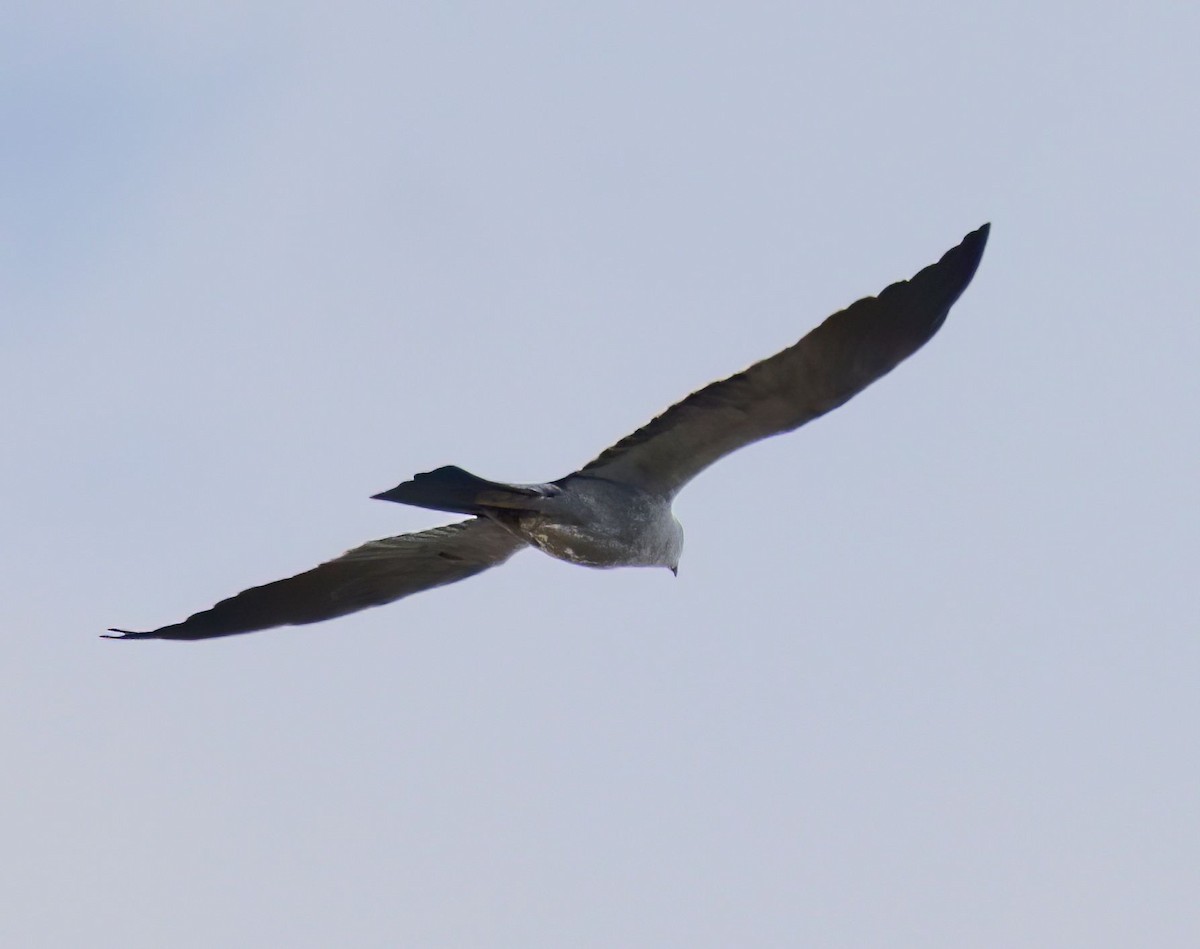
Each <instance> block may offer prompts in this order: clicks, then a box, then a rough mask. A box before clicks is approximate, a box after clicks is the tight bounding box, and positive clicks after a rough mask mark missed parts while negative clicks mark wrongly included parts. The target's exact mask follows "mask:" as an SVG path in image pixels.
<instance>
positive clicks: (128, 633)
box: [100, 627, 154, 639]
mask: <svg viewBox="0 0 1200 949" xmlns="http://www.w3.org/2000/svg"><path fill="white" fill-rule="evenodd" d="M108 631H109V632H110V633H120V634H121V635H120V636H109V635H107V634H105V633H101V634H100V638H101V639H154V633H136V632H134V631H133V630H132V629H113V628H112V627H110V628H109V630H108Z"/></svg>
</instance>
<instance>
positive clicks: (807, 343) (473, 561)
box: [110, 224, 988, 639]
mask: <svg viewBox="0 0 1200 949" xmlns="http://www.w3.org/2000/svg"><path fill="white" fill-rule="evenodd" d="M987 237H988V225H986V224H985V225H984V226H983V227H981V228H979V229H978V230H976V231H972V232H971V233H970V234H968V235H967V236H966V237H965V238H964V239H963V241H962V243H960V244H959V245H958V246H957V247H954V248H952V249H951V250H950V251H948V252H947V253H946V254H945V255H944V256H943V257H942V259H941V260H939V261H938V262H937V263H936V264H933V265H931V266H929V267H926V268H925V269H924V270H922V271H920V272H919V273H918V274H917V275H916V276H915V277H913V278H912V279H911V280H907V281H902V282H900V283H895V284H892V285H891V286H890V287H888V288H887V289H885V290H884V291H883V292H882V293H880V294H879V296H877V297H866V298H864V299H862V300H859V301H858V302H857V303H854V304H852V305H851V306H849V307H847V308H846V309H845V310H840V311H839V312H837V313H835V314H833V316H831V317H829V318H828V319H827V320H825V322H824V323H822V324H821V325H820V326H818V327H817V328H816V329H814V330H813V331H812V332H810V333H809V334H808V335H807V336H805V337H804V338H803V339H801V340H800V341H799V342H798V343H796V344H795V345H794V346H791V347H789V348H787V349H785V350H783V351H782V352H780V353H777V354H776V355H774V356H771V357H770V358H768V359H764V360H762V361H761V362H758V363H755V364H754V365H753V366H751V367H750V368H748V369H746V370H744V371H742V372H739V373H737V374H736V375H733V376H730V377H729V378H727V379H723V380H721V381H719V382H714V383H712V384H711V385H708V386H705V387H704V388H703V389H700V390H699V391H697V392H693V393H692V394H691V395H689V396H688V397H687V398H685V399H683V400H682V401H681V402H678V403H676V404H675V405H673V406H671V408H669V409H667V410H666V411H665V412H663V414H662V415H660V416H658V417H657V418H655V419H654V420H653V421H651V422H650V423H649V424H647V425H645V426H643V427H642V428H640V429H638V430H637V431H636V432H634V433H633V434H631V435H628V436H626V437H625V438H623V439H621V441H619V442H617V443H616V444H615V445H613V446H612V447H611V448H608V449H606V450H605V451H603V452H602V453H601V454H600V455H599V456H598V457H597V458H596V459H594V460H593V461H591V462H589V463H588V464H586V465H584V466H583V467H582V468H580V469H579V470H578V471H576V472H574V473H572V474H569V475H567V476H566V477H565V478H560V479H559V480H558V481H553V482H548V483H545V484H506V483H503V482H497V481H487V480H485V479H483V478H479V477H476V476H475V475H473V474H470V473H469V472H466V471H463V470H462V469H461V468H456V467H453V466H447V467H444V468H439V469H437V470H436V471H431V472H427V473H425V474H419V475H417V476H415V477H414V478H413V479H412V480H411V481H406V482H404V483H402V484H400V485H397V486H396V487H395V488H392V489H391V490H390V491H385V492H383V493H382V494H377V495H375V497H377V498H380V499H382V500H387V501H396V502H399V503H402V504H411V505H415V506H417V507H424V508H430V509H432V510H438V511H449V512H452V513H458V514H469V515H471V516H472V517H471V519H470V520H466V521H460V522H459V523H456V524H450V525H447V526H445V527H436V528H434V529H433V530H427V531H421V532H420V533H415V534H405V535H402V536H399V537H389V538H386V539H384V540H377V541H372V542H370V543H368V544H364V545H363V546H361V547H357V548H355V549H354V550H351V551H349V552H347V553H345V554H343V555H342V556H341V557H339V558H337V559H336V560H331V561H329V562H328V563H324V564H322V565H321V566H319V567H316V568H314V569H312V570H309V571H307V572H306V573H301V574H299V575H297V576H294V577H289V578H288V579H285V580H277V581H275V582H274V583H268V584H266V585H264V586H259V587H252V588H251V589H249V590H245V591H243V592H241V593H239V594H237V595H236V596H233V597H230V598H229V599H227V600H222V601H221V602H220V603H218V604H217V605H216V606H214V607H212V608H211V609H208V610H204V611H203V612H200V613H195V614H193V615H192V616H189V617H188V618H187V619H186V620H184V621H183V622H181V623H175V624H173V625H170V626H163V627H161V628H159V629H156V630H152V631H150V632H144V633H138V632H130V631H128V630H120V629H114V630H110V632H115V633H120V634H122V635H121V636H120V637H111V638H124V639H207V638H210V637H214V636H228V635H231V634H234V633H247V632H253V631H255V630H260V629H267V628H269V627H272V626H286V625H298V624H303V623H316V622H319V621H321V620H326V619H332V618H333V617H335V616H343V615H345V614H347V613H353V612H356V611H358V610H362V609H366V608H367V607H371V606H380V605H382V604H384V603H390V602H392V601H393V600H398V599H400V598H401V597H405V596H408V595H409V594H411V593H417V592H419V591H421V590H427V589H431V588H433V587H437V586H443V585H445V584H447V583H454V582H456V581H458V580H464V579H466V578H467V577H471V576H474V575H475V574H477V573H480V572H482V571H484V570H487V569H488V568H489V567H494V566H497V565H499V564H501V563H504V561H506V560H507V559H508V558H509V557H511V556H512V555H513V554H514V553H515V552H516V551H518V550H520V549H522V548H524V547H527V546H532V547H536V548H538V549H539V550H542V551H544V552H545V553H547V554H550V555H551V556H553V557H557V558H559V559H561V560H566V561H570V562H571V563H578V564H584V565H586V566H591V567H625V566H647V567H652V566H661V567H668V568H669V569H671V570H672V571H675V570H677V568H678V566H679V555H680V553H681V552H682V549H683V529H682V528H681V527H680V525H679V522H678V521H677V520H676V519H675V516H674V514H672V513H671V502H672V500H673V499H674V497H675V495H676V494H678V492H679V491H680V489H681V488H683V486H684V485H685V484H687V483H688V481H690V480H691V479H692V478H694V477H695V476H696V475H697V474H699V473H700V472H701V471H703V470H704V469H705V468H707V467H708V466H709V465H711V464H712V463H713V462H715V461H717V460H718V459H720V458H722V457H724V456H725V455H727V454H729V453H730V452H732V451H736V450H737V449H739V448H741V447H743V446H745V445H749V444H751V443H752V442H755V441H758V440H760V439H763V438H767V437H769V436H771V435H777V434H780V433H782V432H788V431H791V430H793V429H795V428H798V427H799V426H801V425H803V424H804V423H805V422H808V421H811V420H812V419H814V418H817V417H819V416H821V415H824V414H825V413H826V412H828V411H830V410H831V409H835V408H837V407H838V406H839V405H841V404H842V403H843V402H845V401H846V400H848V399H849V398H851V397H852V396H854V395H855V394H856V393H858V392H861V391H862V390H863V389H865V388H866V387H867V386H868V385H870V384H871V383H872V382H874V381H875V380H876V379H878V378H880V377H881V376H883V375H885V374H887V373H888V372H890V371H891V370H892V369H894V368H895V367H896V366H897V365H898V364H899V363H900V362H902V361H903V360H904V359H906V358H907V357H908V356H910V355H912V353H914V352H916V350H918V349H920V348H921V346H923V345H924V344H925V343H926V342H927V341H928V340H929V339H930V338H931V337H932V336H933V334H934V333H936V332H937V330H938V329H939V328H940V327H941V325H942V323H943V322H944V321H945V319H946V315H947V314H948V313H949V311H950V307H951V306H952V305H953V304H954V302H955V300H957V299H958V297H959V296H960V295H961V294H962V292H963V291H964V290H965V289H966V287H967V285H968V284H969V283H970V282H971V278H972V277H973V276H974V274H975V270H976V268H977V267H978V266H979V261H980V258H981V257H982V255H983V249H984V245H985V244H986V243H987Z"/></svg>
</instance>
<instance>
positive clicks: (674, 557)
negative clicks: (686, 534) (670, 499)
mask: <svg viewBox="0 0 1200 949" xmlns="http://www.w3.org/2000/svg"><path fill="white" fill-rule="evenodd" d="M682 553H683V525H682V524H680V523H679V521H678V520H677V519H676V517H675V515H674V514H672V515H671V524H670V526H669V527H668V528H667V535H666V543H665V544H664V547H663V553H662V561H661V563H662V566H664V567H666V568H667V569H668V570H670V571H671V573H673V574H675V576H679V556H680V554H682Z"/></svg>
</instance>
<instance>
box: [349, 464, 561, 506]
mask: <svg viewBox="0 0 1200 949" xmlns="http://www.w3.org/2000/svg"><path fill="white" fill-rule="evenodd" d="M558 491H559V489H558V488H557V487H556V486H555V485H552V484H505V483H503V482H500V481H488V480H486V479H485V478H480V477H477V476H476V475H473V474H471V473H470V472H469V471H463V470H462V468H457V467H455V466H454V465H446V466H445V467H444V468H438V469H437V470H436V471H426V472H424V473H422V474H419V475H416V476H415V477H414V478H413V479H412V480H411V481H405V482H404V483H403V484H398V485H396V487H394V488H392V489H391V490H390V491H384V492H383V493H381V494H375V495H372V497H374V498H376V499H378V500H380V501H395V502H396V503H398V504H411V505H413V506H414V507H426V508H430V509H431V510H434V511H449V512H451V513H453V514H475V515H481V514H485V513H487V511H488V509H489V508H491V509H495V508H502V509H505V510H514V509H516V510H526V509H529V508H531V507H533V504H532V503H531V502H533V501H535V500H537V499H539V498H548V497H553V496H554V495H555V494H557V493H558Z"/></svg>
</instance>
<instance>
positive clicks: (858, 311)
mask: <svg viewBox="0 0 1200 949" xmlns="http://www.w3.org/2000/svg"><path fill="white" fill-rule="evenodd" d="M988 227H989V225H987V224H985V225H983V227H981V228H979V229H978V230H977V231H972V232H971V233H970V234H968V235H967V236H966V237H965V238H963V241H962V243H961V244H959V245H958V246H957V247H955V248H953V249H952V250H950V251H948V252H947V253H946V255H945V256H944V257H942V259H941V260H939V261H938V262H937V263H936V264H933V265H931V266H929V267H926V268H925V269H924V270H922V271H921V272H920V273H918V274H917V275H916V276H915V277H913V278H912V279H911V280H907V281H902V282H900V283H894V284H892V285H891V286H890V287H888V288H887V289H886V290H884V291H883V292H882V293H881V294H879V296H877V297H866V298H865V299H862V300H859V301H858V302H857V303H854V304H852V305H851V306H849V307H847V308H846V309H844V310H840V311H839V312H837V313H835V314H833V316H831V317H829V318H828V319H827V320H825V322H824V323H822V324H821V325H820V326H818V327H817V328H816V329H815V330H813V331H812V332H811V333H809V334H808V335H807V336H805V337H804V338H803V339H802V340H800V342H798V343H796V344H795V345H794V346H791V347H790V348H788V349H785V350H784V351H783V352H781V353H777V354H776V355H774V356H771V357H770V358H769V359H764V360H763V361H762V362H758V363H755V364H754V365H753V366H751V367H750V368H749V369H746V370H744V371H743V372H739V373H738V374H737V375H735V376H730V377H729V378H728V379H722V380H721V381H720V382H714V383H712V384H711V385H709V386H706V387H705V388H703V389H700V390H699V391H697V392H693V393H692V394H691V395H689V396H688V397H687V398H686V399H684V400H683V401H682V402H678V403H676V404H675V405H673V406H671V408H669V409H667V411H665V412H664V413H663V414H662V415H660V416H659V417H658V418H656V419H654V421H652V422H650V423H649V424H648V425H645V426H643V427H642V428H640V429H638V430H637V431H636V432H634V433H633V434H632V435H628V436H626V437H625V438H623V439H622V440H621V441H619V442H617V444H615V445H613V446H612V447H611V448H608V449H607V450H605V451H604V452H603V453H602V454H601V455H600V456H599V457H598V458H596V459H595V460H594V461H591V462H589V463H588V464H586V465H584V467H583V468H581V469H580V470H579V472H578V473H579V474H586V475H592V476H595V477H600V478H608V479H610V480H613V481H622V482H625V483H628V484H633V485H637V486H638V487H640V488H643V489H644V490H647V491H650V492H652V493H655V494H659V495H662V496H665V497H673V496H674V495H675V494H676V493H677V492H678V491H679V489H680V488H682V487H683V486H684V485H685V484H686V483H687V482H688V481H690V480H691V479H692V478H694V477H695V476H696V475H697V474H699V473H700V472H701V471H703V470H704V469H705V468H707V467H708V466H709V465H711V464H712V463H713V462H714V461H717V460H718V459H719V458H722V457H724V456H725V455H727V454H729V453H730V452H731V451H735V450H737V449H738V448H741V447H742V446H744V445H749V444H750V443H751V442H756V441H758V440H759V439H761V438H766V437H767V436H769V435H778V434H780V433H781V432H789V431H791V430H792V429H795V428H798V427H799V426H801V425H803V424H804V423H805V422H808V421H810V420H812V419H814V418H817V417H818V416H821V415H824V414H825V413H826V412H828V411H830V410H831V409H835V408H837V407H838V406H839V405H841V404H842V403H843V402H845V401H846V400H848V399H849V398H851V396H853V395H855V394H856V393H858V392H861V391H862V390H863V389H865V388H866V387H867V386H869V385H870V384H871V383H872V382H874V381H875V380H876V379H878V378H880V377H881V376H883V375H885V374H887V373H888V372H890V371H891V370H892V369H894V368H895V367H896V366H897V365H898V364H899V363H900V362H901V361H903V360H904V359H906V358H907V357H909V356H911V355H912V354H913V353H914V352H916V351H917V350H918V349H920V348H921V347H922V346H923V345H924V344H925V343H926V342H927V341H928V340H929V339H930V338H931V337H932V336H933V334H934V333H936V332H937V331H938V328H939V327H941V325H942V323H943V322H944V321H945V319H946V314H947V313H949V311H950V307H951V305H952V304H953V303H954V301H955V300H957V299H958V297H959V295H960V294H961V293H962V292H963V291H964V290H965V289H966V288H967V284H969V283H970V282H971V278H972V277H973V276H974V275H975V269H976V268H977V267H978V266H979V260H980V258H981V257H982V256H983V248H984V245H985V244H986V243H987V237H988Z"/></svg>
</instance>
